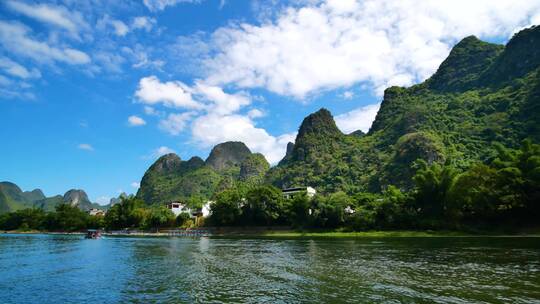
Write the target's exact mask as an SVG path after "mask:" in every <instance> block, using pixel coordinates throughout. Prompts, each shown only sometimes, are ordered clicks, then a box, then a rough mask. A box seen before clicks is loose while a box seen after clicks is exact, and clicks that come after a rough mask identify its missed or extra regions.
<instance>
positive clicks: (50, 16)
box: [5, 1, 88, 36]
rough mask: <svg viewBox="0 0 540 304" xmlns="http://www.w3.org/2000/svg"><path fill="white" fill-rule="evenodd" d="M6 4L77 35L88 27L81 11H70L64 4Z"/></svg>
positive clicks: (12, 2)
mask: <svg viewBox="0 0 540 304" xmlns="http://www.w3.org/2000/svg"><path fill="white" fill-rule="evenodd" d="M5 4H6V6H7V7H8V8H10V9H12V10H14V11H16V12H18V13H20V14H22V15H25V16H27V17H30V18H33V19H35V20H38V21H41V22H44V23H48V24H51V25H54V26H56V27H60V28H63V29H65V30H67V31H68V32H70V33H71V34H73V35H75V36H77V35H78V32H79V31H81V30H86V29H88V24H87V23H86V22H85V21H84V18H83V17H82V15H81V14H80V13H79V12H75V11H69V10H68V9H66V8H65V7H63V6H56V5H52V4H27V3H24V2H19V1H7V2H6V3H5Z"/></svg>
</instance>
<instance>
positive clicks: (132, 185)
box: [131, 182, 141, 189]
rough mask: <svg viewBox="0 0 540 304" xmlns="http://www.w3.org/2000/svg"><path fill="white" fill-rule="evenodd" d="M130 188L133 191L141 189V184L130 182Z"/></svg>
mask: <svg viewBox="0 0 540 304" xmlns="http://www.w3.org/2000/svg"><path fill="white" fill-rule="evenodd" d="M131 187H133V188H135V189H139V188H140V187H141V184H140V183H139V182H132V183H131Z"/></svg>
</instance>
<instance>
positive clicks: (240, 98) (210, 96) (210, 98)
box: [191, 82, 251, 115]
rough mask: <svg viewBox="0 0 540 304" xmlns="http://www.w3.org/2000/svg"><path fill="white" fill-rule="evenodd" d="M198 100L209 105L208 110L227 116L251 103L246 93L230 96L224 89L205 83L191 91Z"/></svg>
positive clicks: (199, 84) (199, 83) (198, 83)
mask: <svg viewBox="0 0 540 304" xmlns="http://www.w3.org/2000/svg"><path fill="white" fill-rule="evenodd" d="M191 91H192V92H193V93H194V94H195V95H197V97H198V98H200V99H202V100H204V101H206V102H208V103H209V105H208V106H207V107H208V108H207V110H208V111H209V112H212V113H216V114H220V115H226V114H231V113H234V112H236V111H238V110H240V109H241V108H242V107H244V106H247V105H249V104H250V103H251V100H250V98H249V96H248V95H247V94H246V93H242V92H239V93H235V94H228V93H225V92H224V91H223V89H222V88H220V87H217V86H210V85H207V84H204V83H203V82H197V84H196V85H195V86H194V87H193V88H192V89H191Z"/></svg>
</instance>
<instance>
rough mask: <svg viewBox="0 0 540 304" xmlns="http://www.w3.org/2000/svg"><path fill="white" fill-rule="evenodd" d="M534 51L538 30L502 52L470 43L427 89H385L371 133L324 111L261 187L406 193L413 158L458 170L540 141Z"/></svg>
mask: <svg viewBox="0 0 540 304" xmlns="http://www.w3.org/2000/svg"><path fill="white" fill-rule="evenodd" d="M539 49H540V27H533V28H530V29H526V30H524V31H522V32H520V33H518V34H516V35H515V36H514V37H513V38H512V39H511V40H510V42H509V43H508V45H507V46H505V47H503V46H500V45H494V44H491V43H486V42H482V41H480V40H478V39H477V38H475V37H467V38H465V39H463V41H461V42H460V43H458V44H457V45H456V46H455V47H454V48H453V49H452V51H451V53H450V55H449V56H448V58H447V59H446V60H445V61H444V62H443V63H442V64H441V66H440V67H439V69H438V70H437V72H436V73H435V74H434V75H433V76H432V77H431V78H430V79H428V80H427V81H425V82H424V83H421V84H418V85H415V86H413V87H410V88H400V87H391V88H388V89H387V90H386V91H385V94H384V99H383V101H382V103H381V107H380V110H379V112H378V113H377V117H376V119H375V121H374V122H373V125H372V127H371V129H370V131H369V132H368V134H365V135H362V134H359V135H360V136H359V135H358V133H353V134H351V135H345V134H342V133H341V132H339V130H338V129H337V128H336V127H335V123H334V121H333V119H332V117H331V115H330V113H329V112H328V111H326V110H324V109H323V110H321V111H319V112H317V113H314V114H312V115H310V116H308V117H306V118H305V119H304V121H303V123H302V125H301V127H300V130H299V133H298V136H297V138H296V142H295V144H294V146H291V147H292V149H291V151H289V153H287V156H286V157H285V158H284V160H283V161H281V162H280V163H279V165H278V166H276V167H274V168H272V169H271V170H270V171H269V173H268V175H267V181H268V182H270V183H272V184H274V185H276V186H278V187H284V186H285V187H287V186H303V185H310V186H312V187H315V188H316V189H317V190H318V191H320V192H323V193H326V194H329V193H334V192H337V191H344V192H346V193H347V194H349V195H353V194H355V193H357V192H362V191H364V192H365V191H370V192H378V193H380V192H381V191H383V190H384V189H385V188H386V187H387V186H388V185H396V186H398V187H399V188H401V189H405V190H410V189H411V188H412V187H413V185H414V183H413V179H412V177H413V175H414V174H415V170H414V168H413V167H412V164H413V163H414V162H415V161H416V160H417V159H419V158H420V159H423V160H425V161H426V162H427V163H428V164H432V163H441V164H442V163H445V161H446V160H447V159H452V161H453V165H454V166H455V167H456V168H457V169H460V170H463V169H465V168H468V167H469V166H470V165H471V164H473V163H475V162H478V161H485V160H488V159H489V158H491V157H492V156H493V155H494V154H495V153H496V150H495V149H494V147H495V146H496V145H494V143H500V144H502V145H504V146H506V147H511V148H517V147H519V145H520V143H521V141H522V140H523V139H525V138H531V139H532V140H533V141H534V142H540V102H539V101H540V73H539V67H540V52H539V51H538V50H539Z"/></svg>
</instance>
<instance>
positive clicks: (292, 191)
mask: <svg viewBox="0 0 540 304" xmlns="http://www.w3.org/2000/svg"><path fill="white" fill-rule="evenodd" d="M281 194H282V195H283V197H284V198H286V199H292V198H293V197H294V196H296V195H298V194H302V195H303V194H305V195H306V196H307V197H308V198H309V199H311V198H313V197H314V196H315V195H316V194H317V190H315V189H314V188H313V187H309V186H307V187H294V188H285V189H282V190H281ZM213 203H214V201H211V200H209V201H206V203H204V204H203V205H202V207H200V208H192V207H190V206H188V204H187V203H185V202H182V201H170V202H167V203H166V206H167V209H169V210H171V211H172V213H174V216H179V215H180V214H182V213H184V214H187V215H189V218H191V219H192V220H194V221H195V223H197V221H198V219H200V218H201V217H202V218H206V217H208V216H209V215H210V213H211V206H212V204H213ZM344 211H345V212H346V213H348V214H352V213H354V209H352V208H351V207H350V206H347V207H346V208H345V210H344ZM311 212H312V211H311V209H310V210H309V213H310V214H311ZM106 213H107V211H106V210H101V209H98V208H92V209H90V210H88V214H89V215H91V216H105V214H106Z"/></svg>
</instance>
